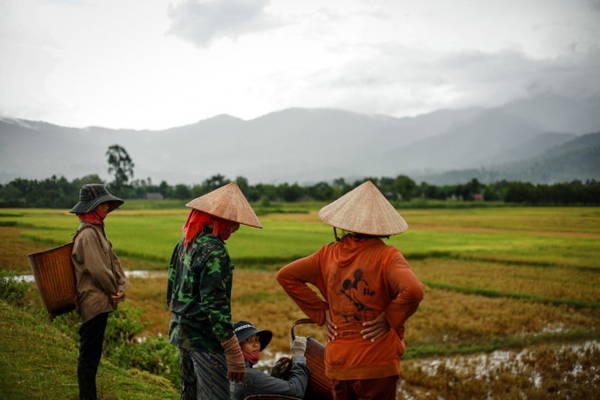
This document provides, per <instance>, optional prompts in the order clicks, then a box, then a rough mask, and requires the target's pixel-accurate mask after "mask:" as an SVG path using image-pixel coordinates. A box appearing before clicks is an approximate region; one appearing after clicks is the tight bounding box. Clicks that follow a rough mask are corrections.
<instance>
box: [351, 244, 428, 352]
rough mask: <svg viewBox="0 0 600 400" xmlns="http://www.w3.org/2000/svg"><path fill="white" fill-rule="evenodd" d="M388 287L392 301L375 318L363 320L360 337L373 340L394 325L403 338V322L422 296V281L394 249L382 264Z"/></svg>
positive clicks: (415, 308) (415, 307)
mask: <svg viewBox="0 0 600 400" xmlns="http://www.w3.org/2000/svg"><path fill="white" fill-rule="evenodd" d="M386 268H387V274H386V276H387V278H388V279H387V284H388V291H389V293H390V295H391V296H392V301H391V302H390V304H389V305H388V307H387V308H386V309H385V311H384V312H382V313H381V314H379V316H377V318H375V319H373V320H371V321H366V322H364V323H363V326H364V327H365V328H364V329H363V330H362V331H361V334H362V335H363V338H364V339H367V340H371V341H375V340H377V339H378V338H379V337H381V336H383V335H384V334H386V333H387V332H388V331H389V330H390V329H394V330H395V331H396V334H397V335H398V337H399V338H400V339H404V323H405V322H406V320H407V319H408V317H410V316H411V315H412V314H413V313H414V312H415V311H416V310H417V307H418V306H419V303H420V302H421V300H422V299H423V284H422V283H421V282H420V281H419V279H418V278H417V277H416V275H415V274H414V272H413V271H412V269H411V268H410V266H409V265H408V263H407V262H406V260H405V259H404V257H403V256H402V254H401V253H400V252H394V255H393V256H392V258H391V261H390V262H388V263H387V264H386Z"/></svg>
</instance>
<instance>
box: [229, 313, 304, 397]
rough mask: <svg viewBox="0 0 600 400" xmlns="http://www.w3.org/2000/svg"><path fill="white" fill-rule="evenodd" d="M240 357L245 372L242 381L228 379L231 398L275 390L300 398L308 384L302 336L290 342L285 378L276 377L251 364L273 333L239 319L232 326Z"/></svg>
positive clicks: (255, 361) (272, 392)
mask: <svg viewBox="0 0 600 400" xmlns="http://www.w3.org/2000/svg"><path fill="white" fill-rule="evenodd" d="M233 331H234V333H235V334H236V336H237V339H238V342H239V343H240V347H241V348H242V353H243V354H244V359H245V361H246V373H245V374H244V381H243V382H230V385H231V391H230V392H231V399H232V400H242V399H244V398H245V397H246V396H250V395H253V394H278V395H285V396H292V397H299V398H303V397H304V393H305V392H306V386H307V384H308V374H309V372H308V367H307V366H306V358H305V356H304V352H305V351H306V338H305V337H302V336H296V339H295V340H294V342H293V343H292V367H291V370H290V372H289V379H288V380H284V379H279V378H276V377H274V376H270V375H267V374H266V373H264V372H262V371H260V370H257V369H254V368H252V367H253V365H254V364H256V363H257V362H258V360H259V358H260V352H261V351H262V350H264V349H265V347H267V345H268V344H269V342H270V341H271V338H272V337H273V333H272V332H271V331H267V330H261V331H259V330H257V329H256V328H255V327H254V325H252V324H251V323H250V322H246V321H239V322H236V323H235V325H234V326H233Z"/></svg>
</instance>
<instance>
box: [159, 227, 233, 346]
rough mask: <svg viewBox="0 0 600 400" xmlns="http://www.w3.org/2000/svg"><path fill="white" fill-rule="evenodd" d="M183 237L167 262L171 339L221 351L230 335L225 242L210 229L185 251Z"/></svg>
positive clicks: (228, 262) (229, 274) (229, 271)
mask: <svg viewBox="0 0 600 400" xmlns="http://www.w3.org/2000/svg"><path fill="white" fill-rule="evenodd" d="M183 241H184V240H183V238H182V239H181V240H180V241H179V243H177V245H176V246H175V249H174V250H173V256H172V257H171V263H170V264H169V275H168V287H167V302H168V305H169V309H170V310H171V312H172V313H173V319H172V320H171V327H170V330H169V336H170V339H171V343H173V344H175V345H177V346H180V347H184V348H188V349H193V350H195V351H220V349H221V343H222V342H224V341H226V340H227V339H229V338H231V337H232V335H233V327H232V324H231V305H230V299H231V285H232V281H233V275H232V273H233V264H232V263H231V260H230V259H229V254H228V253H227V249H226V248H225V243H224V242H223V241H222V240H221V239H220V238H219V237H217V236H213V235H212V234H211V232H210V230H208V229H205V230H204V231H203V232H202V233H200V234H198V236H196V238H195V239H194V240H193V241H192V242H191V243H190V245H189V246H188V247H189V249H187V251H185V249H184V244H183Z"/></svg>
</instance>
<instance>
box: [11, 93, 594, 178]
mask: <svg viewBox="0 0 600 400" xmlns="http://www.w3.org/2000/svg"><path fill="white" fill-rule="evenodd" d="M590 104H591V105H594V104H600V101H598V100H597V99H596V100H593V99H592V100H590V102H589V103H581V102H578V101H571V100H569V99H566V98H562V97H560V98H559V97H556V98H552V97H548V96H543V97H540V98H532V99H527V100H521V101H518V102H513V103H508V104H505V105H503V106H501V107H496V108H487V109H486V108H469V109H461V110H438V111H435V112H432V113H428V114H423V115H419V116H415V117H405V118H395V117H389V116H384V115H364V114H358V113H353V112H348V111H342V110H333V109H303V108H292V109H286V110H282V111H277V112H273V113H269V114H267V115H264V116H261V117H259V118H255V119H252V120H242V119H239V118H236V117H233V116H229V115H218V116H215V117H213V118H209V119H206V120H202V121H198V122H196V123H194V124H189V125H184V126H179V127H173V128H170V129H165V130H160V131H156V130H155V131H152V130H132V129H107V128H102V127H87V128H72V127H63V126H58V125H53V124H49V123H46V122H39V121H28V120H21V119H11V118H4V119H0V159H1V160H2V161H1V163H0V182H6V181H9V180H11V179H14V178H16V177H25V178H45V177H48V176H50V175H52V174H56V175H64V176H66V177H67V178H69V179H73V178H76V177H81V176H83V175H86V174H92V173H96V174H99V175H100V176H102V177H104V178H106V179H108V175H107V173H106V170H107V165H106V158H105V152H106V149H107V148H108V146H110V145H112V144H115V143H116V144H120V145H121V146H123V147H125V148H126V149H127V151H128V152H129V154H130V155H131V157H132V159H133V161H134V162H135V164H136V165H135V175H136V176H135V177H136V178H146V177H151V178H152V179H153V181H154V182H158V181H160V180H163V179H164V180H167V181H168V182H170V183H172V184H174V183H188V184H192V183H199V182H201V181H202V180H204V179H206V178H207V177H209V176H211V175H214V174H216V173H222V174H225V175H226V176H228V177H231V178H233V177H235V176H239V175H242V176H245V177H247V178H248V179H249V180H250V181H251V182H282V181H287V182H290V183H292V182H299V183H308V182H315V181H319V180H330V179H333V178H337V177H360V176H373V175H375V176H382V175H386V176H395V175H398V174H408V175H411V176H424V175H432V174H433V173H438V172H444V171H450V170H464V169H481V168H482V167H486V168H487V169H492V167H493V168H496V167H494V166H499V165H505V164H507V163H512V162H515V161H517V160H525V161H527V160H531V159H533V158H537V157H541V156H543V155H544V154H546V152H547V151H549V150H550V149H555V148H556V146H561V145H565V146H566V145H569V144H570V143H571V146H576V145H577V146H583V147H584V148H586V147H588V146H590V145H591V144H589V143H587V142H585V140H584V139H583V137H582V140H583V141H582V142H581V143H579V142H577V143H579V144H572V142H573V140H572V139H574V138H576V135H578V134H583V133H587V131H582V129H583V128H587V127H595V128H594V129H595V130H596V131H597V130H600V120H599V118H598V114H600V113H598V112H597V109H594V108H593V107H591V106H590ZM545 107H546V108H547V110H548V111H547V112H545V111H544V110H545V109H546V108H545ZM558 109H560V110H561V111H560V113H559V112H558V111H557V110H558ZM556 114H560V115H556ZM544 115H547V116H548V117H547V118H542V117H543V116H544ZM584 142H585V143H584ZM565 151H566V150H565ZM519 165H522V166H523V167H524V166H525V165H526V164H519ZM586 165H587V164H586ZM503 168H504V167H503ZM552 171H553V169H552V168H549V173H550V174H552ZM596 172H597V171H596Z"/></svg>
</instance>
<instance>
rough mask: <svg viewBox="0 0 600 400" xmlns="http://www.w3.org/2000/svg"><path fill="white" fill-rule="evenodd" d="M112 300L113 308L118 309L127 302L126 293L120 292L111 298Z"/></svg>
mask: <svg viewBox="0 0 600 400" xmlns="http://www.w3.org/2000/svg"><path fill="white" fill-rule="evenodd" d="M110 300H111V301H112V305H113V307H116V306H117V305H118V304H119V303H120V302H122V301H123V300H125V292H124V291H122V290H119V291H118V292H117V293H116V294H113V295H112V296H110Z"/></svg>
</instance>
